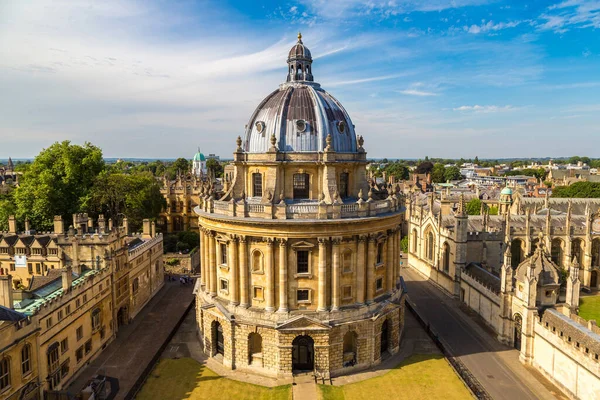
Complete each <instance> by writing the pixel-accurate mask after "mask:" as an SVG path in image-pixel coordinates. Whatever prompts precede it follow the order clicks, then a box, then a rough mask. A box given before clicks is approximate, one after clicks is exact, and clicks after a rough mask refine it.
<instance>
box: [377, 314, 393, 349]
mask: <svg viewBox="0 0 600 400" xmlns="http://www.w3.org/2000/svg"><path fill="white" fill-rule="evenodd" d="M389 336H390V328H389V324H388V320H387V319H386V320H385V321H384V322H383V324H381V343H380V346H379V355H383V353H385V352H386V351H387V350H388V346H389Z"/></svg>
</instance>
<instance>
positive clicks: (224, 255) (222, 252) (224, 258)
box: [219, 243, 227, 265]
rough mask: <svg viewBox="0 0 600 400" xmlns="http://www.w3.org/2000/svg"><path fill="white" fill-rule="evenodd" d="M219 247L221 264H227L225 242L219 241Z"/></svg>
mask: <svg viewBox="0 0 600 400" xmlns="http://www.w3.org/2000/svg"><path fill="white" fill-rule="evenodd" d="M219 246H220V248H221V265H227V243H220V244H219Z"/></svg>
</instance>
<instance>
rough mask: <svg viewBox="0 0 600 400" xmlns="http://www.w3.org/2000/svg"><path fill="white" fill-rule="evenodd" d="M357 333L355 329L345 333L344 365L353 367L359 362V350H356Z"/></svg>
mask: <svg viewBox="0 0 600 400" xmlns="http://www.w3.org/2000/svg"><path fill="white" fill-rule="evenodd" d="M356 343H357V335H356V332H354V331H348V332H346V334H345V335H344V354H343V355H342V357H343V366H344V367H351V366H353V365H355V364H356V362H357V351H356Z"/></svg>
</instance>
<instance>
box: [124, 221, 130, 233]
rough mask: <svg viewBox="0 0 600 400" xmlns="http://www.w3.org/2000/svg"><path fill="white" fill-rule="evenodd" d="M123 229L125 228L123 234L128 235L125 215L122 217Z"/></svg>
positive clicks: (127, 223)
mask: <svg viewBox="0 0 600 400" xmlns="http://www.w3.org/2000/svg"><path fill="white" fill-rule="evenodd" d="M123 229H125V234H126V235H129V222H128V221H127V217H123Z"/></svg>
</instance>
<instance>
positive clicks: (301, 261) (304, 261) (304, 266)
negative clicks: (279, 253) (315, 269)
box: [296, 250, 308, 274]
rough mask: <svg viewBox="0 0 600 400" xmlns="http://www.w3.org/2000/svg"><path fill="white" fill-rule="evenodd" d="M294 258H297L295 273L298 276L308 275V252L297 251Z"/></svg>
mask: <svg viewBox="0 0 600 400" xmlns="http://www.w3.org/2000/svg"><path fill="white" fill-rule="evenodd" d="M296 257H297V268H296V272H297V273H299V274H307V273H308V250H299V251H297V252H296Z"/></svg>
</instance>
